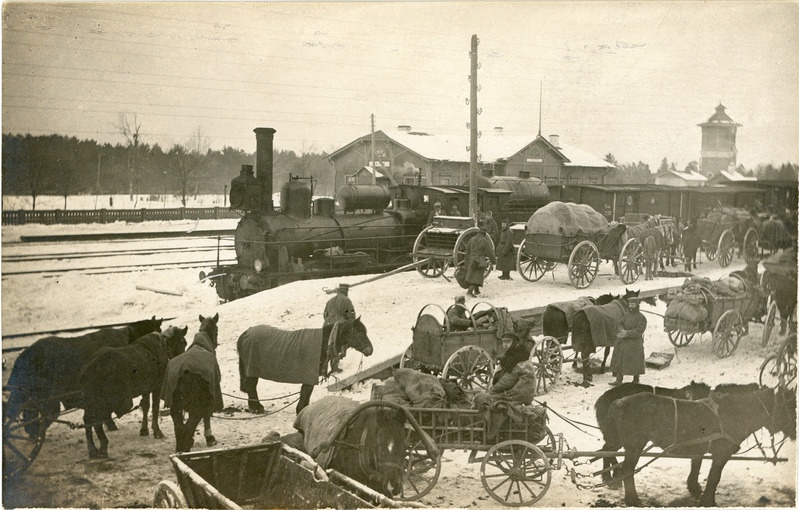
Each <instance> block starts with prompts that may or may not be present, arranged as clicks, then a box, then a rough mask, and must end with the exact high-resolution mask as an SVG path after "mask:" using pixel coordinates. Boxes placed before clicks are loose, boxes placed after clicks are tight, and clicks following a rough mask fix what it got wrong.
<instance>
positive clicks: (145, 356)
mask: <svg viewBox="0 0 799 510" xmlns="http://www.w3.org/2000/svg"><path fill="white" fill-rule="evenodd" d="M188 329H189V328H188V326H186V327H185V328H182V329H181V328H178V327H175V326H170V327H169V328H167V330H166V331H164V332H163V333H149V334H147V335H144V336H143V337H141V338H139V339H138V340H136V342H134V343H133V344H131V345H129V346H126V347H119V348H117V349H112V348H108V347H103V348H102V349H100V350H98V351H97V353H96V354H95V355H94V356H93V357H92V358H91V359H90V360H89V361H88V362H87V363H86V365H85V366H84V367H83V369H82V370H81V372H80V375H79V376H78V381H79V387H80V389H81V391H82V394H81V407H82V408H83V424H84V427H85V428H86V446H87V448H88V450H89V458H90V459H95V458H105V457H108V438H107V437H106V435H105V432H103V427H102V424H103V422H104V421H107V420H110V419H111V413H116V415H117V416H122V415H123V414H125V413H128V412H130V411H131V410H132V409H133V398H134V397H137V396H139V395H141V408H142V424H141V429H140V431H139V434H140V435H142V436H147V435H149V431H148V428H147V416H148V412H149V410H150V398H151V396H152V403H153V415H152V425H153V437H154V438H156V439H163V437H164V434H163V433H162V432H161V429H160V427H159V426H158V416H159V412H158V410H159V408H160V407H161V399H160V395H161V383H162V382H163V380H164V374H165V373H166V366H167V363H168V362H169V360H170V359H172V358H174V357H175V356H177V355H178V354H180V353H182V352H183V351H184V350H185V349H186V332H187V331H188ZM92 430H94V432H95V433H96V434H97V437H98V439H99V440H100V448H99V449H98V448H97V446H96V445H95V444H94V437H93V435H92Z"/></svg>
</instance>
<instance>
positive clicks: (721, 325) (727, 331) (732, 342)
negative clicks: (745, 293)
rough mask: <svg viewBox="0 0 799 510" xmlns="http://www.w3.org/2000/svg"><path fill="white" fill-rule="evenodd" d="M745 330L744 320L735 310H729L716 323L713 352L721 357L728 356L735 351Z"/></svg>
mask: <svg viewBox="0 0 799 510" xmlns="http://www.w3.org/2000/svg"><path fill="white" fill-rule="evenodd" d="M742 331H743V320H742V319H741V315H740V314H739V313H738V312H736V311H735V310H727V311H726V312H724V314H722V316H721V317H720V318H719V321H718V322H717V323H716V329H714V330H713V352H715V353H716V356H718V357H719V358H726V357H728V356H729V355H731V354H732V353H733V352H735V348H736V347H738V341H739V340H740V339H741V332H742Z"/></svg>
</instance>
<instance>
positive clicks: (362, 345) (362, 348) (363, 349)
mask: <svg viewBox="0 0 799 510" xmlns="http://www.w3.org/2000/svg"><path fill="white" fill-rule="evenodd" d="M336 346H337V349H338V352H340V353H343V352H344V351H346V350H347V348H348V347H352V348H353V349H355V350H356V351H358V352H360V353H363V354H364V355H366V356H371V355H372V352H373V349H372V342H371V341H370V340H369V336H367V334H366V326H365V325H364V324H363V322H361V318H360V317H357V318H355V319H350V320H345V321H342V322H340V323H339V330H338V337H337V339H336Z"/></svg>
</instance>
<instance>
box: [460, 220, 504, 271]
mask: <svg viewBox="0 0 799 510" xmlns="http://www.w3.org/2000/svg"><path fill="white" fill-rule="evenodd" d="M479 231H480V229H479V228H477V227H469V228H467V229H466V230H464V231H463V232H461V235H459V236H458V240H457V241H455V248H453V250H452V265H453V266H455V267H458V264H459V263H460V262H461V261H465V260H466V246H467V245H468V244H469V241H470V240H471V239H472V237H474V236H475V235H476V234H477V233H478V232H479ZM488 241H489V242H490V243H491V249H492V250H495V249H496V247H495V246H494V241H492V240H491V237H489V238H488Z"/></svg>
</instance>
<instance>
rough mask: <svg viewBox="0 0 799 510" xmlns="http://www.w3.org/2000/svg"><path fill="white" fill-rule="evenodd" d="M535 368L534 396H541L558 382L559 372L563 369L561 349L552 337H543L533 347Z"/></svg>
mask: <svg viewBox="0 0 799 510" xmlns="http://www.w3.org/2000/svg"><path fill="white" fill-rule="evenodd" d="M533 359H534V362H535V363H536V365H537V368H536V390H535V393H536V395H543V394H544V393H547V392H548V391H549V389H550V388H551V387H552V386H554V385H555V383H557V382H558V378H559V377H560V371H561V369H562V368H563V349H561V347H560V342H558V341H557V339H555V337H552V336H545V337H544V339H543V340H542V341H541V342H540V343H539V344H538V345H536V346H535V352H534V353H533Z"/></svg>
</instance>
